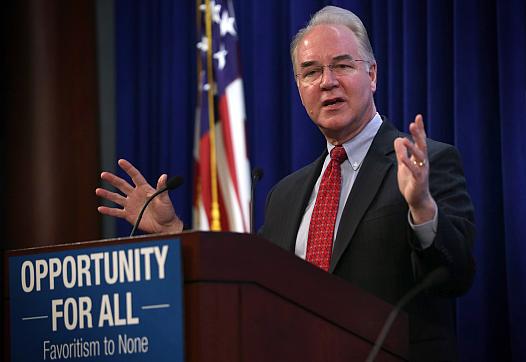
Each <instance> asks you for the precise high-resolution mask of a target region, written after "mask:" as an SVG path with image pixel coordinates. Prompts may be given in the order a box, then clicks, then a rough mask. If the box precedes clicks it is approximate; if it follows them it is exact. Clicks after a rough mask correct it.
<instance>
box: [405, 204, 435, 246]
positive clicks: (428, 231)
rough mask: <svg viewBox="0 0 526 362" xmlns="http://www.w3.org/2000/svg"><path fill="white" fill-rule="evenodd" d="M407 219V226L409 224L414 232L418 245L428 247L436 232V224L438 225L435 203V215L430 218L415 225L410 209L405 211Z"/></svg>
mask: <svg viewBox="0 0 526 362" xmlns="http://www.w3.org/2000/svg"><path fill="white" fill-rule="evenodd" d="M407 220H408V221H409V226H411V229H413V231H414V232H415V235H416V237H417V239H418V241H420V246H421V247H422V249H426V248H429V247H430V246H431V244H433V240H435V236H436V234H437V225H438V210H437V205H436V203H435V216H433V219H432V220H429V221H427V222H425V223H423V224H418V225H415V224H413V217H412V216H411V211H408V212H407Z"/></svg>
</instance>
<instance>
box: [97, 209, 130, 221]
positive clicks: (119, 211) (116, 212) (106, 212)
mask: <svg viewBox="0 0 526 362" xmlns="http://www.w3.org/2000/svg"><path fill="white" fill-rule="evenodd" d="M97 211H98V212H100V213H101V214H103V215H108V216H113V217H118V218H120V219H126V212H125V211H124V210H123V209H117V208H115V207H107V206H99V207H98V208H97Z"/></svg>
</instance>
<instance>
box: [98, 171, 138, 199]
mask: <svg viewBox="0 0 526 362" xmlns="http://www.w3.org/2000/svg"><path fill="white" fill-rule="evenodd" d="M100 178H101V179H102V180H103V181H106V182H108V183H109V184H110V185H112V186H113V187H115V188H117V189H119V190H120V191H121V192H122V193H123V194H125V195H129V194H130V193H131V192H132V191H133V186H132V185H130V184H129V183H128V181H126V180H124V179H122V178H120V177H119V176H117V175H114V174H112V173H111V172H103V173H101V174H100Z"/></svg>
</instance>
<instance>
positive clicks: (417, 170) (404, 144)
mask: <svg viewBox="0 0 526 362" xmlns="http://www.w3.org/2000/svg"><path fill="white" fill-rule="evenodd" d="M410 147H414V148H415V149H416V147H415V146H414V145H413V143H412V142H411V141H410V140H408V139H407V138H401V137H399V138H397V139H396V140H395V151H396V158H397V160H398V164H399V167H400V165H401V164H403V165H404V166H406V167H407V168H408V169H409V170H410V172H411V173H412V174H413V176H414V177H418V176H419V175H421V173H422V171H423V170H422V168H423V167H420V166H418V165H417V164H415V163H414V162H413V161H414V157H413V156H411V157H409V156H408V154H407V151H408V149H409V150H410V149H411V148H410ZM417 151H418V150H417Z"/></svg>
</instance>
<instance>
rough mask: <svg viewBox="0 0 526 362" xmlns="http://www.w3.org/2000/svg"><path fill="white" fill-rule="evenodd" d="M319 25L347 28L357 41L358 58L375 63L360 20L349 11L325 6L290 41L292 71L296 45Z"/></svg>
mask: <svg viewBox="0 0 526 362" xmlns="http://www.w3.org/2000/svg"><path fill="white" fill-rule="evenodd" d="M321 24H332V25H344V26H346V27H347V28H349V29H350V30H351V31H352V32H353V34H354V35H355V36H356V38H357V39H358V45H359V52H360V56H361V57H363V58H365V60H368V61H369V62H371V63H372V64H374V63H376V59H375V58H374V53H373V48H372V47H371V42H370V41H369V36H368V35H367V30H366V29H365V26H363V23H362V21H361V20H360V18H359V17H358V16H356V15H355V14H354V13H353V12H351V11H349V10H346V9H342V8H339V7H336V6H326V7H324V8H323V9H321V10H320V11H318V12H317V13H316V14H314V16H312V18H311V19H310V21H309V23H308V24H307V26H306V27H304V28H302V29H300V30H299V31H298V33H297V34H296V35H295V36H294V38H293V39H292V42H291V43H290V56H291V58H292V64H293V66H294V69H295V68H296V62H295V57H296V48H297V47H298V44H299V43H300V41H301V39H303V37H304V36H305V34H306V33H307V32H308V31H309V30H311V29H312V28H313V27H314V26H316V25H321Z"/></svg>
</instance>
